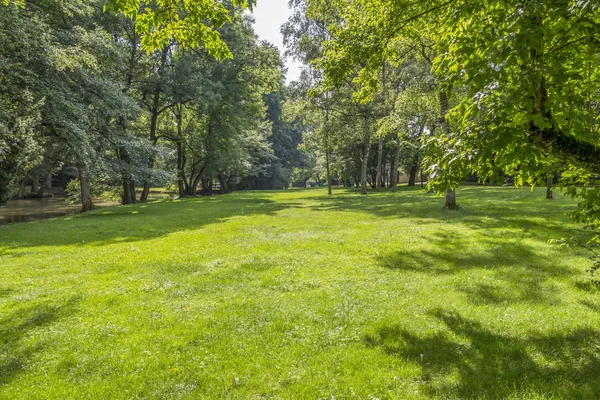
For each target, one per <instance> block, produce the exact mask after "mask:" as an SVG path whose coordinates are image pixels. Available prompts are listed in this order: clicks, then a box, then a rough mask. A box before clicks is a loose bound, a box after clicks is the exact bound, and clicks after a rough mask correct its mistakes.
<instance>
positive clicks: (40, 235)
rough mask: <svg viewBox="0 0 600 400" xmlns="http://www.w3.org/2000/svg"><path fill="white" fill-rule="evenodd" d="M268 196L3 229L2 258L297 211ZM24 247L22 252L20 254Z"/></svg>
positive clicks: (139, 207) (129, 209)
mask: <svg viewBox="0 0 600 400" xmlns="http://www.w3.org/2000/svg"><path fill="white" fill-rule="evenodd" d="M296 206H297V205H296V204H295V203H285V202H275V201H273V200H270V199H269V198H267V196H265V195H264V194H263V195H261V194H254V195H244V194H236V195H234V196H218V197H210V198H194V199H184V200H178V201H171V202H161V203H153V204H136V205H131V206H120V207H106V208H102V209H99V210H96V211H93V212H91V213H87V214H81V215H75V216H72V217H69V218H64V219H58V220H52V221H36V222H33V223H28V224H13V225H6V226H0V258H1V257H11V256H22V255H24V254H27V252H24V251H22V249H23V248H24V247H35V246H63V245H98V246H100V245H107V244H113V243H126V242H133V241H139V240H147V239H154V238H157V237H161V236H166V235H169V234H171V233H174V232H178V231H186V230H192V229H199V228H201V227H203V226H206V225H210V224H215V223H219V222H224V221H227V220H228V219H230V218H233V217H240V216H249V215H274V214H275V213H276V212H277V211H279V210H283V209H286V208H292V207H296ZM16 249H18V250H19V251H18V252H16V253H15V252H14V250H16Z"/></svg>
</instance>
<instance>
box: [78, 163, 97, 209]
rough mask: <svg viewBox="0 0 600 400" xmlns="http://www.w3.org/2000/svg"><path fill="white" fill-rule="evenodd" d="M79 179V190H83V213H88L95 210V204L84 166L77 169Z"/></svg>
mask: <svg viewBox="0 0 600 400" xmlns="http://www.w3.org/2000/svg"><path fill="white" fill-rule="evenodd" d="M77 177H78V178H79V189H80V190H81V212H82V213H84V212H88V211H91V210H93V209H94V203H93V201H92V192H91V190H90V184H89V182H88V180H87V177H86V175H85V170H84V168H83V166H81V165H80V166H78V167H77Z"/></svg>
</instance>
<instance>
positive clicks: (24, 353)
mask: <svg viewBox="0 0 600 400" xmlns="http://www.w3.org/2000/svg"><path fill="white" fill-rule="evenodd" d="M78 302H79V299H77V298H74V297H71V298H68V299H64V300H63V301H62V302H60V303H58V304H57V302H56V300H54V301H53V302H52V303H50V302H45V303H42V304H36V305H32V306H28V307H24V308H20V309H17V310H15V311H13V312H12V313H11V314H9V315H6V316H3V317H1V318H0V387H2V385H5V384H7V383H9V382H10V381H11V380H12V379H14V378H15V377H16V376H17V375H18V374H20V373H22V372H26V369H27V364H28V362H29V361H30V360H31V359H32V357H34V356H35V355H36V354H37V353H40V352H43V351H44V349H45V348H46V347H47V345H48V344H49V342H50V338H49V337H47V336H45V337H44V338H43V339H39V340H34V341H32V340H29V339H30V337H31V336H33V335H35V334H36V333H38V332H37V331H38V330H40V329H43V328H45V327H47V326H50V325H52V324H54V323H55V322H57V321H58V320H60V319H61V318H65V317H68V316H69V315H71V314H72V313H74V312H75V308H76V307H77V303H78Z"/></svg>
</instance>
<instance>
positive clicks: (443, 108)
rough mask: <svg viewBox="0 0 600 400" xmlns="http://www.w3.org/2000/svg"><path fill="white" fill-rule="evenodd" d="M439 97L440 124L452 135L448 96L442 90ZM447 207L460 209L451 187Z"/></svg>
mask: <svg viewBox="0 0 600 400" xmlns="http://www.w3.org/2000/svg"><path fill="white" fill-rule="evenodd" d="M439 97H440V123H441V125H442V129H443V130H444V133H445V134H449V133H450V123H448V118H447V114H448V110H449V109H450V105H449V101H448V94H447V93H446V92H445V91H444V90H441V91H440V95H439ZM445 207H446V208H447V209H449V210H456V209H458V205H457V203H456V191H455V190H454V189H453V188H451V187H447V188H446V205H445Z"/></svg>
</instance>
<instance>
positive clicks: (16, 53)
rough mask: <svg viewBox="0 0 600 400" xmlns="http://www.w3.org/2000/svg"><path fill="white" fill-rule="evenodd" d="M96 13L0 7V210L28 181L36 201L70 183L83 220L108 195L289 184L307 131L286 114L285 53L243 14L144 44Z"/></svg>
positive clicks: (125, 21)
mask: <svg viewBox="0 0 600 400" xmlns="http://www.w3.org/2000/svg"><path fill="white" fill-rule="evenodd" d="M104 6H105V2H104V1H100V0H91V1H89V0H73V1H68V2H65V1H60V0H44V1H43V2H42V1H35V0H32V1H26V2H23V3H22V4H15V3H14V2H9V3H8V4H4V5H1V4H0V43H2V46H1V48H0V94H1V95H0V202H3V201H6V200H7V199H9V198H11V197H15V196H24V195H26V193H25V192H26V190H25V184H26V183H27V184H30V185H31V186H30V189H29V188H27V191H31V192H34V195H36V196H43V195H44V193H46V192H48V191H49V190H50V187H51V185H52V178H53V176H56V175H57V174H59V173H60V174H62V175H65V174H66V175H68V176H69V177H74V178H75V179H76V182H77V186H76V187H77V188H78V190H79V192H80V193H79V196H80V198H81V201H82V207H83V210H84V211H85V210H89V209H91V208H93V206H94V205H93V200H92V199H93V197H94V196H95V195H96V194H97V193H99V192H103V191H104V192H111V193H113V194H116V195H118V196H119V197H120V199H121V200H122V202H123V204H129V203H133V202H136V201H140V200H141V201H144V200H146V199H147V198H148V196H149V193H150V189H151V187H152V186H163V187H164V186H165V185H172V186H173V187H176V188H177V189H176V190H177V191H178V193H179V195H180V196H186V195H195V194H196V193H198V192H200V191H210V190H212V187H213V185H214V184H216V183H218V184H219V185H220V187H221V190H222V191H224V192H227V191H231V190H233V189H235V188H238V187H239V188H246V189H257V188H261V189H271V188H283V187H286V186H288V185H289V184H290V183H291V180H292V179H293V171H294V168H295V167H297V166H300V165H301V164H302V163H303V159H302V156H301V154H300V153H299V152H298V151H297V150H296V148H297V147H298V144H299V143H300V142H301V140H302V137H301V136H302V134H301V132H300V130H299V128H298V126H297V125H298V124H297V123H296V122H294V121H291V122H286V121H284V120H283V118H282V108H283V104H284V102H285V101H286V99H287V98H288V96H289V95H288V91H287V89H286V88H285V87H284V80H283V79H284V76H283V66H282V62H281V58H280V55H279V53H278V51H277V49H276V48H274V47H273V46H271V45H270V44H268V43H264V42H259V41H258V39H257V36H256V34H255V33H254V31H253V28H252V23H251V17H250V16H249V14H248V13H247V12H244V11H242V10H241V9H240V8H236V7H234V6H233V5H232V4H231V3H229V2H223V3H218V6H219V7H224V9H225V11H224V13H225V14H224V15H228V19H229V22H226V23H222V24H219V25H218V26H213V27H212V28H214V29H213V32H214V33H215V35H216V36H214V37H213V36H210V35H207V34H206V32H203V35H204V36H203V37H202V39H203V40H205V41H206V40H208V39H207V37H208V38H209V39H210V38H211V37H212V38H213V39H212V42H210V43H205V42H198V43H192V44H193V45H190V43H187V44H186V43H183V44H182V43H181V42H180V41H178V40H177V37H176V36H174V35H169V36H167V37H166V39H165V37H162V38H161V40H156V41H155V42H153V43H154V44H155V46H154V47H148V45H147V44H146V45H143V43H144V40H146V41H148V38H149V36H148V35H146V36H144V35H143V34H140V29H139V23H140V19H141V17H138V20H136V19H135V17H134V18H131V16H124V15H123V14H117V13H114V12H107V11H105V10H104ZM218 10H221V8H219V9H218ZM136 26H137V28H136ZM198 26H200V25H198ZM207 31H209V30H207ZM142 33H143V32H142ZM209 33H210V32H209ZM188 39H189V37H188ZM217 40H218V41H221V42H223V43H224V44H225V47H219V46H216V45H215V43H217ZM211 43H212V44H213V47H211V46H210V44H211ZM217 44H218V43H217ZM215 47H216V48H218V49H220V50H219V51H220V52H222V53H223V54H225V50H223V48H224V49H226V50H227V52H230V54H232V55H233V57H229V58H228V57H219V52H216V51H215ZM148 50H150V51H148ZM215 53H217V54H216V56H217V57H218V58H224V59H222V60H221V59H218V58H216V57H215ZM73 182H75V181H73ZM70 187H73V185H70ZM140 189H141V192H140Z"/></svg>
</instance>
